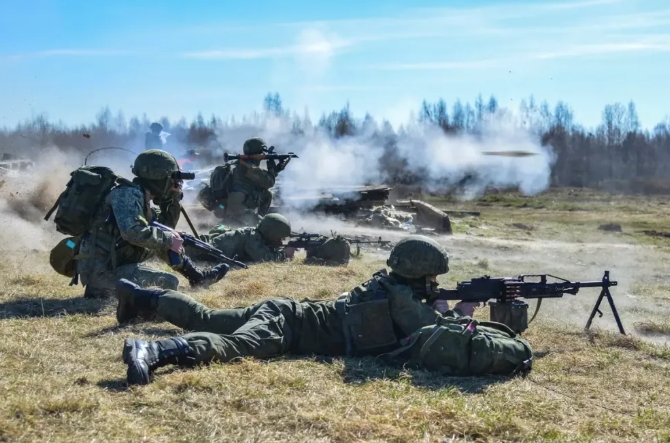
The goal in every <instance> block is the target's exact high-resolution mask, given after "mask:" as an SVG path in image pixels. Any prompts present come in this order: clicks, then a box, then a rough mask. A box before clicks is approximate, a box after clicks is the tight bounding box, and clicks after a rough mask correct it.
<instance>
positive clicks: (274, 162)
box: [267, 158, 277, 171]
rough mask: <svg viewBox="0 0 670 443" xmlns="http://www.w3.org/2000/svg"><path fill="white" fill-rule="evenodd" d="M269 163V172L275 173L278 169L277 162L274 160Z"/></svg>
mask: <svg viewBox="0 0 670 443" xmlns="http://www.w3.org/2000/svg"><path fill="white" fill-rule="evenodd" d="M267 162H268V171H273V170H276V169H277V161H276V160H275V159H273V158H271V159H270V160H268V161H267Z"/></svg>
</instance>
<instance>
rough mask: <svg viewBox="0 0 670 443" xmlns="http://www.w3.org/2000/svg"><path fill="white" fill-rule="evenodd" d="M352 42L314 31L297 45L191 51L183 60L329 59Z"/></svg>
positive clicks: (184, 54) (307, 34) (303, 36)
mask: <svg viewBox="0 0 670 443" xmlns="http://www.w3.org/2000/svg"><path fill="white" fill-rule="evenodd" d="M352 43H353V42H351V41H348V40H344V39H340V38H338V37H332V36H331V37H326V36H324V35H323V34H321V33H319V32H316V31H309V32H307V33H305V32H303V33H302V34H301V36H300V41H299V43H298V44H294V45H287V46H280V47H274V48H230V49H215V50H207V51H191V52H185V53H183V54H182V57H184V58H191V59H200V60H235V59H238V60H239V59H241V60H251V59H264V58H282V57H294V56H325V57H330V56H332V55H334V54H335V53H336V52H337V51H338V50H341V49H343V48H346V47H348V46H351V45H352Z"/></svg>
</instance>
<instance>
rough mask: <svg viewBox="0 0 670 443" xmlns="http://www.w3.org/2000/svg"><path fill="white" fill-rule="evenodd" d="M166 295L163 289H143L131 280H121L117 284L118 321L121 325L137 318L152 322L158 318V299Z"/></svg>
mask: <svg viewBox="0 0 670 443" xmlns="http://www.w3.org/2000/svg"><path fill="white" fill-rule="evenodd" d="M164 293H165V291H164V290H162V289H142V288H141V287H140V286H139V285H137V284H135V283H133V282H131V281H130V280H126V279H125V278H122V279H120V280H119V281H117V282H116V298H117V299H119V304H118V306H117V307H116V320H117V321H118V322H119V324H124V323H128V322H129V321H130V320H132V319H134V318H136V317H140V318H142V319H143V320H152V319H153V318H154V317H155V316H156V306H157V303H158V297H159V296H161V295H162V294H164Z"/></svg>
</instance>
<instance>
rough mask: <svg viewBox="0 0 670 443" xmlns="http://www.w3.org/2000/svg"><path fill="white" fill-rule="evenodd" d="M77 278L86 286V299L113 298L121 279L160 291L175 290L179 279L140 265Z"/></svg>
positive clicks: (129, 265)
mask: <svg viewBox="0 0 670 443" xmlns="http://www.w3.org/2000/svg"><path fill="white" fill-rule="evenodd" d="M79 278H80V279H81V282H82V284H83V285H85V286H86V291H85V293H84V296H85V297H87V298H103V297H113V296H114V287H115V286H116V282H117V281H118V280H119V279H121V278H125V279H127V280H130V281H131V282H133V283H136V284H138V285H140V286H142V287H143V288H147V287H152V286H154V287H159V288H161V289H177V287H178V286H179V279H178V278H177V276H176V275H174V274H171V273H169V272H165V271H161V270H158V269H155V268H151V267H149V266H147V265H144V264H142V263H131V264H127V265H122V266H118V267H117V268H116V269H114V270H100V271H97V272H96V271H93V272H87V273H82V274H81V275H80V276H79Z"/></svg>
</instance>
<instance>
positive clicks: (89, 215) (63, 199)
mask: <svg viewBox="0 0 670 443" xmlns="http://www.w3.org/2000/svg"><path fill="white" fill-rule="evenodd" d="M70 177H71V178H70V180H69V181H68V183H67V185H66V186H65V190H64V191H63V192H62V193H61V194H60V196H59V197H58V200H56V203H55V204H54V206H53V207H52V208H51V209H50V210H49V212H48V213H47V214H46V216H45V217H44V220H47V221H48V220H49V218H51V215H52V214H53V213H54V211H55V212H56V216H55V217H54V222H55V223H56V230H57V231H58V232H60V233H61V234H65V235H70V236H73V237H79V236H81V235H83V234H85V233H86V232H88V231H89V230H90V229H91V227H92V226H93V221H94V218H95V214H96V212H98V209H100V207H101V206H102V204H103V203H104V201H105V198H106V197H107V195H108V194H109V191H110V190H111V189H112V188H113V187H114V186H115V185H116V184H117V182H118V181H119V180H123V181H125V182H127V180H125V179H122V178H120V177H118V176H117V175H116V174H114V172H113V171H112V170H111V169H109V168H107V167H104V166H82V167H80V168H77V169H75V170H74V171H72V172H71V173H70ZM128 183H130V182H128ZM56 209H58V210H56Z"/></svg>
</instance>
